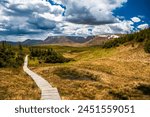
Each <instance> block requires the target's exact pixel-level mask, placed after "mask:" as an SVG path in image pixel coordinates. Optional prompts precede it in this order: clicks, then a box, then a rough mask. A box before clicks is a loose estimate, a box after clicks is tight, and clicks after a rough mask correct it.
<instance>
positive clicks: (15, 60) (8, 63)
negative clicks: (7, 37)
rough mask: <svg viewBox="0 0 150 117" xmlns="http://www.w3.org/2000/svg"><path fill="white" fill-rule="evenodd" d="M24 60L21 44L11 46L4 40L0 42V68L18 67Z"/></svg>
mask: <svg viewBox="0 0 150 117" xmlns="http://www.w3.org/2000/svg"><path fill="white" fill-rule="evenodd" d="M23 62H24V53H23V49H22V46H21V45H19V47H13V46H11V45H9V44H7V43H6V42H5V41H3V42H1V43H0V68H2V67H15V68H16V67H19V66H22V64H23Z"/></svg>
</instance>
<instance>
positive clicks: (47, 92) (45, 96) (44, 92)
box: [23, 56, 61, 100]
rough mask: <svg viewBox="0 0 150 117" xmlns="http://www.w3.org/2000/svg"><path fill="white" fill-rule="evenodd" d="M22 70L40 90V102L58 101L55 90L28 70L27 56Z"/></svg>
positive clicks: (57, 94)
mask: <svg viewBox="0 0 150 117" xmlns="http://www.w3.org/2000/svg"><path fill="white" fill-rule="evenodd" d="M23 70H24V71H25V72H26V73H27V74H28V75H29V76H30V77H31V78H32V79H33V80H34V81H35V83H36V84H37V86H38V87H39V88H40V90H41V100H60V99H61V98H60V95H59V93H58V90H57V88H53V87H52V86H51V85H50V84H49V83H48V82H47V81H46V80H45V79H44V78H42V77H41V76H39V75H38V74H36V73H34V72H33V71H31V70H30V69H29V68H28V56H26V57H25V61H24V66H23Z"/></svg>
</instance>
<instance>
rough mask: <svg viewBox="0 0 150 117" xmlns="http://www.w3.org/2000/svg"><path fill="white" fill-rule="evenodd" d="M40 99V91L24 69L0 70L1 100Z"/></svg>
mask: <svg viewBox="0 0 150 117" xmlns="http://www.w3.org/2000/svg"><path fill="white" fill-rule="evenodd" d="M35 99H40V90H39V89H38V87H37V86H36V84H35V83H34V82H33V81H32V80H31V78H30V77H28V76H27V75H26V74H25V73H24V72H23V70H22V68H18V69H14V68H0V100H35Z"/></svg>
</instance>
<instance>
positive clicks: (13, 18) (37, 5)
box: [0, 0, 64, 36]
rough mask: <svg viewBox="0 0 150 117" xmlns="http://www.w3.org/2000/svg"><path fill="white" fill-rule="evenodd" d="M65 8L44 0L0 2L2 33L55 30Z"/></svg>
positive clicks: (15, 33)
mask: <svg viewBox="0 0 150 117" xmlns="http://www.w3.org/2000/svg"><path fill="white" fill-rule="evenodd" d="M63 12H64V9H63V8H61V7H60V6H52V5H51V4H50V3H49V2H47V1H46V0H45V1H42V0H32V1H31V0H3V1H1V2H0V16H1V18H0V24H1V25H0V29H1V30H0V35H4V36H5V35H6V36H7V35H16V36H20V35H27V34H28V35H30V34H32V35H33V34H39V33H45V32H44V31H45V30H49V31H51V30H53V29H54V28H55V27H56V24H57V23H58V22H60V21H61V20H62V13H63Z"/></svg>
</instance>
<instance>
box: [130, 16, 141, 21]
mask: <svg viewBox="0 0 150 117" xmlns="http://www.w3.org/2000/svg"><path fill="white" fill-rule="evenodd" d="M131 20H132V21H133V22H140V21H141V19H140V18H138V17H133V18H131Z"/></svg>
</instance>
